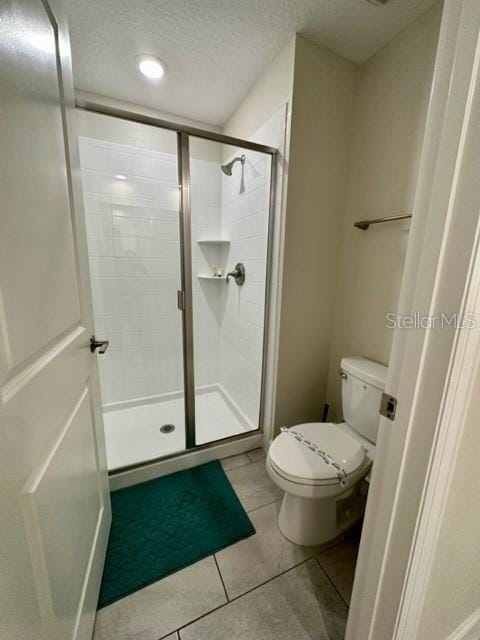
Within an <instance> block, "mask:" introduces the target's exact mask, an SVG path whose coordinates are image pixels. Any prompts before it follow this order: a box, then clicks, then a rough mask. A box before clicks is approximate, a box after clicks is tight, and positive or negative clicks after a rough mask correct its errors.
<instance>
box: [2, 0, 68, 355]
mask: <svg viewBox="0 0 480 640" xmlns="http://www.w3.org/2000/svg"><path fill="white" fill-rule="evenodd" d="M8 4H9V3H8V2H7V5H8ZM12 4H14V5H15V7H14V8H15V9H16V10H17V11H18V14H17V15H15V16H11V19H10V21H9V22H8V23H5V22H4V26H3V28H2V38H1V42H0V56H1V59H2V64H1V65H0V87H1V96H2V98H1V110H2V119H1V121H2V123H3V125H1V141H2V153H1V154H0V157H1V160H0V167H1V184H2V233H1V234H0V286H1V291H2V298H3V314H2V315H3V318H2V325H3V335H4V340H5V341H6V344H5V345H4V348H5V350H6V355H7V358H8V360H7V361H8V363H9V365H10V366H15V365H18V364H20V363H21V362H22V361H23V360H24V359H26V358H28V357H29V356H31V355H32V354H33V353H35V352H37V351H38V350H39V349H40V348H41V347H43V346H44V345H46V344H48V343H49V342H50V341H52V340H53V339H55V337H56V336H58V335H59V334H60V333H61V332H63V331H65V329H67V328H68V327H71V326H72V325H73V324H74V323H78V322H79V321H80V304H79V296H78V286H77V274H76V266H75V254H74V250H73V236H72V216H71V210H70V202H69V190H68V180H67V164H66V158H65V142H64V135H63V115H62V106H61V99H60V91H61V90H60V86H59V74H58V69H57V61H56V45H55V33H54V29H53V26H52V23H51V21H50V18H49V16H48V15H47V13H46V11H45V9H44V8H43V6H42V3H41V2H40V1H37V2H31V3H26V2H25V3H23V5H24V6H21V5H22V3H21V2H15V3H12ZM27 4H28V9H27ZM12 9H13V7H12ZM7 11H8V10H7ZM12 13H13V11H12ZM3 21H4V16H2V22H3ZM19 42H21V44H22V52H21V55H11V54H10V51H12V52H14V51H15V50H16V46H18V43H19ZM2 43H3V45H2ZM5 57H7V58H8V64H5V62H4V59H5ZM10 123H15V124H17V123H18V124H20V123H21V126H11V124H10ZM7 150H8V153H7V152H6V151H7ZM12 270H13V273H14V274H15V277H14V278H12V277H11V274H12ZM47 288H48V289H49V295H48V296H46V295H45V290H46V289H47Z"/></svg>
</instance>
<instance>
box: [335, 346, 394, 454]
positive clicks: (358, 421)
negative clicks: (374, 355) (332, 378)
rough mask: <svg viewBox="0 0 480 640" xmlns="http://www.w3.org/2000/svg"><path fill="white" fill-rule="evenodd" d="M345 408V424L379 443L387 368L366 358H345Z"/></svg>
mask: <svg viewBox="0 0 480 640" xmlns="http://www.w3.org/2000/svg"><path fill="white" fill-rule="evenodd" d="M340 368H341V371H342V407H343V419H344V421H345V422H346V423H347V424H348V425H350V426H351V427H353V428H354V429H355V431H357V432H358V433H360V435H362V436H363V437H364V438H366V439H367V440H369V441H370V442H373V443H374V444H375V443H376V442H377V432H378V423H379V420H380V414H379V409H380V400H381V396H382V391H383V390H384V388H385V379H386V377H387V367H386V366H385V365H383V364H379V363H378V362H373V360H367V358H361V357H356V358H342V361H341V363H340Z"/></svg>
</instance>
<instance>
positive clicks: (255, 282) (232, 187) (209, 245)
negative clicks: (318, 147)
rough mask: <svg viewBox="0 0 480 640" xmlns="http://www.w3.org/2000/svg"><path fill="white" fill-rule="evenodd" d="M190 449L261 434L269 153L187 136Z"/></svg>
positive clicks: (270, 160) (270, 159) (270, 158)
mask: <svg viewBox="0 0 480 640" xmlns="http://www.w3.org/2000/svg"><path fill="white" fill-rule="evenodd" d="M189 156H190V209H191V239H190V242H191V255H192V262H191V264H192V306H193V351H194V380H195V394H194V399H195V444H196V445H202V444H206V443H209V442H213V441H216V440H222V439H224V438H230V437H232V436H236V435H241V434H245V433H247V432H250V431H254V430H257V429H258V428H259V426H260V425H259V416H260V407H261V394H262V378H263V344H264V334H265V306H266V302H265V301H266V277H267V252H268V237H269V205H270V171H271V162H272V157H271V155H270V154H266V153H261V152H258V151H251V150H249V149H244V148H236V147H232V146H229V145H225V144H222V143H219V142H214V141H207V140H204V139H200V138H196V137H193V136H190V154H189Z"/></svg>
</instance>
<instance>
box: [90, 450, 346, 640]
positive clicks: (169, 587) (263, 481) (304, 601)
mask: <svg viewBox="0 0 480 640" xmlns="http://www.w3.org/2000/svg"><path fill="white" fill-rule="evenodd" d="M222 465H223V467H224V469H225V472H226V474H227V476H228V478H229V480H230V482H231V483H232V486H233V488H234V489H235V491H236V492H237V495H238V496H239V498H240V500H241V502H242V504H243V506H244V508H245V509H246V511H248V512H249V516H250V518H251V520H252V522H253V524H254V526H255V529H256V531H257V533H256V534H255V535H254V536H251V537H250V538H247V539H246V540H241V541H240V542H238V543H237V544H234V545H232V546H231V547H228V548H227V549H224V550H223V551H220V552H219V553H217V554H215V556H211V557H209V558H205V559H204V560H201V561H200V562H197V563H196V564H194V565H191V566H190V567H187V568H186V569H183V570H181V571H178V572H177V573H175V574H173V575H171V576H168V577H167V578H164V579H163V580H159V581H158V582H156V583H155V584H153V585H150V586H149V587H146V588H145V589H142V590H141V591H137V592H136V593H134V594H132V595H131V596H128V597H127V598H124V599H123V600H119V601H118V602H116V603H114V604H112V605H110V606H109V607H105V609H102V610H101V611H100V612H99V613H98V615H97V620H96V624H95V635H94V640H226V639H228V640H292V639H295V640H342V638H343V637H344V633H345V624H346V619H347V612H348V603H349V600H350V594H351V590H352V584H353V575H354V571H355V562H356V554H357V548H358V532H354V533H353V534H352V535H351V536H349V537H348V538H346V539H345V540H343V541H341V542H338V543H337V544H334V545H331V544H330V545H324V546H322V547H298V546H296V545H294V544H292V543H290V542H289V541H288V540H286V539H285V538H284V537H283V536H282V534H281V533H280V531H279V529H278V526H277V513H278V509H279V506H280V500H281V497H282V494H281V492H279V490H278V489H277V487H276V486H275V485H274V484H273V483H272V482H271V481H270V479H269V477H268V475H267V473H266V471H265V454H264V452H263V451H262V450H261V449H257V450H255V451H251V452H248V453H246V454H242V455H239V456H234V457H232V458H227V459H226V460H224V461H222Z"/></svg>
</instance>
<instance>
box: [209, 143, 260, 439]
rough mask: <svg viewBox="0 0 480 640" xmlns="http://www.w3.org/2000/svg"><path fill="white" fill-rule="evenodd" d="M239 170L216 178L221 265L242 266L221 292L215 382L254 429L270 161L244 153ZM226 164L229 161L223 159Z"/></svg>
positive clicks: (237, 168)
mask: <svg viewBox="0 0 480 640" xmlns="http://www.w3.org/2000/svg"><path fill="white" fill-rule="evenodd" d="M241 153H245V156H246V161H245V165H244V167H243V170H242V166H241V165H240V163H237V164H235V165H234V167H233V175H232V176H224V175H223V174H222V229H221V232H222V235H223V236H224V237H226V238H229V239H230V244H229V246H228V249H227V256H226V266H227V268H228V270H231V269H233V268H234V266H235V264H236V263H237V262H242V263H244V265H245V271H246V278H245V283H244V284H243V286H241V287H239V286H237V285H236V284H235V282H234V281H233V280H230V283H229V284H228V286H227V287H224V288H223V289H222V293H221V303H220V304H221V309H222V320H221V324H220V345H221V346H220V367H221V372H220V383H221V384H222V386H223V387H224V389H225V390H226V391H227V393H228V394H229V395H230V397H231V398H232V399H233V400H234V401H235V402H236V403H237V405H238V406H239V407H240V408H241V410H242V411H243V412H244V413H245V414H246V416H247V417H248V419H249V420H250V422H251V423H252V424H253V425H255V426H256V425H257V424H258V414H259V408H260V393H261V373H262V350H263V331H264V311H265V276H266V264H267V236H268V204H269V196H270V187H269V185H270V156H265V155H264V154H261V153H255V152H252V151H247V150H245V151H244V150H237V151H236V152H235V154H234V155H240V154H241ZM228 159H229V160H230V159H231V158H230V157H229V158H228Z"/></svg>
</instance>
